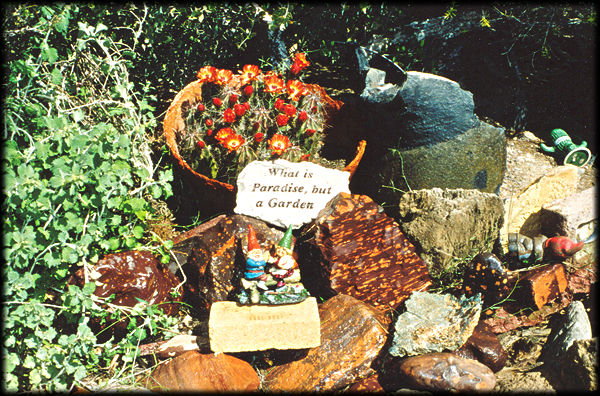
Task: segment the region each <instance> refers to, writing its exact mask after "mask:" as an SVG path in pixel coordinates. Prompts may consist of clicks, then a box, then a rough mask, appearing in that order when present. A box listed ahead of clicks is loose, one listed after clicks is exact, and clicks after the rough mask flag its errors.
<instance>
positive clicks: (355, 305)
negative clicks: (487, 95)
mask: <svg viewBox="0 0 600 396" xmlns="http://www.w3.org/2000/svg"><path fill="white" fill-rule="evenodd" d="M319 316H320V318H321V345H320V346H319V347H316V348H311V349H309V350H308V354H307V355H306V357H304V358H302V359H300V360H296V361H293V362H290V363H286V364H283V365H281V366H276V367H274V368H272V369H270V370H269V371H268V372H267V373H266V376H265V379H264V382H263V388H264V389H265V390H267V391H290V392H296V391H297V392H300V391H331V390H337V389H342V388H344V387H345V386H348V385H350V384H352V383H354V382H357V381H359V380H361V379H362V378H366V377H368V376H370V375H373V374H375V371H374V370H373V369H372V368H371V364H372V363H373V361H374V360H375V358H376V357H377V355H378V354H379V352H380V350H381V348H382V347H383V345H384V344H385V342H386V339H387V330H388V326H389V318H387V317H386V316H385V315H384V314H383V313H381V312H380V311H379V310H377V309H374V308H372V307H370V306H368V305H367V304H365V303H363V302H361V301H358V300H356V299H355V298H353V297H350V296H346V295H343V294H338V295H337V296H335V297H333V298H331V299H330V300H328V301H327V302H325V303H323V304H322V305H321V306H320V307H319Z"/></svg>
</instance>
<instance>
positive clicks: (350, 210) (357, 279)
mask: <svg viewBox="0 0 600 396" xmlns="http://www.w3.org/2000/svg"><path fill="white" fill-rule="evenodd" d="M304 230H305V231H304V233H303V236H302V238H299V239H300V242H299V243H298V246H297V247H296V250H297V251H298V258H299V260H298V263H299V265H300V269H301V270H302V279H303V283H304V285H305V286H306V288H307V289H308V291H309V292H310V294H311V295H312V296H322V297H324V298H329V297H331V296H332V295H335V294H336V293H341V294H346V295H350V296H352V297H354V298H356V299H358V300H360V301H364V302H366V303H367V304H370V305H372V306H374V307H379V306H381V307H385V308H389V307H392V308H395V307H396V306H398V305H399V304H400V303H401V302H403V301H404V300H406V299H407V298H408V297H409V296H410V293H411V292H413V291H415V290H425V289H426V288H427V287H429V285H430V284H431V280H430V279H429V274H428V272H427V265H426V264H425V262H424V261H423V260H422V259H421V258H420V257H419V256H418V255H417V254H416V253H415V247H414V246H413V245H412V244H411V243H410V241H409V240H408V239H407V238H406V236H404V234H403V233H402V231H401V230H400V228H399V226H398V223H396V222H395V221H394V219H392V218H391V217H390V216H388V215H386V214H385V213H383V209H382V208H381V207H380V206H379V205H378V204H377V203H375V202H374V201H373V200H372V199H371V198H369V197H368V196H366V195H356V194H345V193H341V194H338V195H337V196H336V197H335V198H333V199H332V200H331V201H330V202H329V203H328V205H327V207H326V208H325V209H323V210H322V211H321V213H320V214H319V216H318V217H317V219H316V220H315V221H314V222H313V223H312V224H310V225H307V226H306V228H305V229H304Z"/></svg>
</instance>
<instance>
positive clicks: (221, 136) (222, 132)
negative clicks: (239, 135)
mask: <svg viewBox="0 0 600 396" xmlns="http://www.w3.org/2000/svg"><path fill="white" fill-rule="evenodd" d="M233 134H234V133H233V129H231V128H222V129H219V132H217V134H216V135H215V139H217V140H218V141H219V142H223V141H225V139H227V137H228V136H229V135H233Z"/></svg>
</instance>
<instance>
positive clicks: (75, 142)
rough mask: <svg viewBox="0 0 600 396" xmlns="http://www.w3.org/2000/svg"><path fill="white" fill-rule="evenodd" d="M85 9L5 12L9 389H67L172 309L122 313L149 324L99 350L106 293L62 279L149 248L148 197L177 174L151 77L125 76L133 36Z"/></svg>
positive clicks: (162, 191)
mask: <svg viewBox="0 0 600 396" xmlns="http://www.w3.org/2000/svg"><path fill="white" fill-rule="evenodd" d="M82 12H83V11H82V8H80V7H79V6H77V5H62V6H58V5H56V6H41V7H40V6H28V5H22V6H17V7H16V8H14V9H10V10H9V12H7V20H6V28H7V30H6V32H5V39H6V48H7V58H8V60H9V62H8V63H7V64H8V65H9V66H8V68H7V78H6V82H5V86H4V88H5V92H10V93H11V94H10V95H9V96H7V97H6V98H5V109H6V114H5V124H4V125H5V128H4V133H3V142H2V145H3V146H4V147H5V153H4V156H3V158H2V165H3V166H2V173H3V175H2V176H3V179H4V181H5V183H4V189H3V201H2V209H3V213H4V214H5V218H4V226H5V228H4V233H3V244H4V247H5V248H4V250H3V255H4V259H5V261H6V262H7V265H6V266H5V267H4V268H3V275H4V278H5V280H6V282H5V284H4V287H3V293H4V295H3V297H4V301H5V302H4V304H3V324H4V329H3V338H4V339H5V343H4V346H5V350H4V352H3V355H4V356H3V357H4V358H5V361H6V362H7V364H6V366H5V368H4V374H5V376H6V385H7V388H8V389H10V390H37V389H39V390H63V389H67V388H68V387H69V386H70V385H71V384H73V382H77V381H80V380H81V379H82V378H84V377H85V376H86V375H88V374H89V373H90V372H94V371H97V370H99V369H100V368H101V367H102V364H105V363H106V361H107V359H109V358H110V357H111V354H112V355H113V356H114V354H115V353H123V351H124V350H126V349H127V345H128V344H132V340H136V342H139V340H140V339H143V338H144V337H146V336H147V335H149V333H150V332H148V331H146V328H149V329H154V330H153V331H154V333H156V331H155V330H156V325H157V323H159V322H168V321H169V320H170V319H167V318H164V315H162V314H160V313H159V312H158V311H157V308H156V307H149V308H148V309H145V310H140V309H141V308H136V309H137V310H132V311H131V312H127V313H126V314H127V315H129V316H130V317H131V318H133V319H132V320H134V322H135V323H137V322H138V321H140V320H141V322H142V323H143V324H144V325H143V326H135V325H134V326H133V329H132V331H131V333H130V334H129V335H128V336H127V337H125V339H124V340H122V341H121V342H117V343H115V344H116V346H114V347H111V346H110V345H107V344H104V345H103V346H102V349H103V351H104V352H103V354H102V355H100V356H98V355H97V352H96V348H98V347H99V345H98V344H97V340H96V336H95V335H94V334H93V333H92V330H91V328H90V326H88V324H89V321H90V318H93V317H98V316H100V317H103V316H106V315H108V313H107V312H106V310H105V309H104V308H101V306H102V307H103V306H104V305H101V304H104V302H103V301H101V300H100V299H98V298H96V297H93V296H92V293H93V291H94V287H95V286H94V284H87V285H85V286H84V287H83V289H79V288H78V287H75V286H72V285H71V286H69V287H66V283H67V279H68V276H69V275H70V274H71V272H72V271H74V270H75V269H77V268H78V267H79V266H82V265H83V266H89V265H90V264H93V263H94V262H95V261H96V260H97V259H98V258H99V257H100V256H101V255H103V254H105V253H108V252H110V251H114V250H119V249H134V248H143V247H144V241H145V240H146V239H147V238H148V236H146V235H145V234H146V224H147V223H146V221H147V220H149V219H151V218H152V216H153V213H152V212H153V210H152V207H151V205H150V202H149V198H150V197H152V199H161V198H166V197H168V196H169V194H170V185H169V182H170V181H171V179H172V176H171V174H170V170H168V169H164V170H160V171H157V170H156V169H155V165H154V164H153V161H152V159H151V156H150V149H149V147H148V144H147V142H146V140H147V137H146V134H147V133H148V131H149V130H151V129H152V128H154V127H155V125H156V119H155V117H154V115H153V113H152V111H153V110H154V108H153V107H152V106H151V105H149V100H152V99H153V98H152V95H150V94H149V85H148V84H134V83H133V82H131V81H130V80H129V71H130V69H131V68H132V63H131V61H130V59H129V58H130V57H131V53H132V52H133V51H132V49H133V48H132V46H131V45H133V46H135V37H134V39H133V40H132V44H131V45H130V44H128V43H125V42H123V41H116V40H114V39H113V38H111V37H110V35H109V33H110V29H109V28H108V27H107V26H105V25H103V24H101V23H97V24H89V20H88V21H86V20H85V19H81V18H79V17H80V16H81V14H82ZM75 21H78V22H77V23H75ZM112 311H113V312H112V313H111V315H119V314H120V313H121V312H122V311H123V309H122V308H119V307H114V309H113V310H112ZM137 318H140V319H137ZM171 324H172V323H171ZM130 349H131V348H130Z"/></svg>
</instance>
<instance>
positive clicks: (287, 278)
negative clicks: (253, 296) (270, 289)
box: [269, 226, 300, 288]
mask: <svg viewBox="0 0 600 396" xmlns="http://www.w3.org/2000/svg"><path fill="white" fill-rule="evenodd" d="M270 262H271V263H272V264H273V265H272V266H271V267H270V269H269V273H270V274H271V275H272V276H273V278H274V279H276V280H277V284H276V285H275V287H276V288H280V287H282V286H284V285H285V283H286V282H290V283H297V282H300V271H299V270H298V263H297V262H296V260H295V259H294V256H293V252H292V227H291V226H290V227H288V229H287V230H286V232H285V234H284V235H283V238H281V240H280V241H279V243H278V244H277V246H276V247H275V255H274V256H273V257H272V258H271V260H270Z"/></svg>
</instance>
